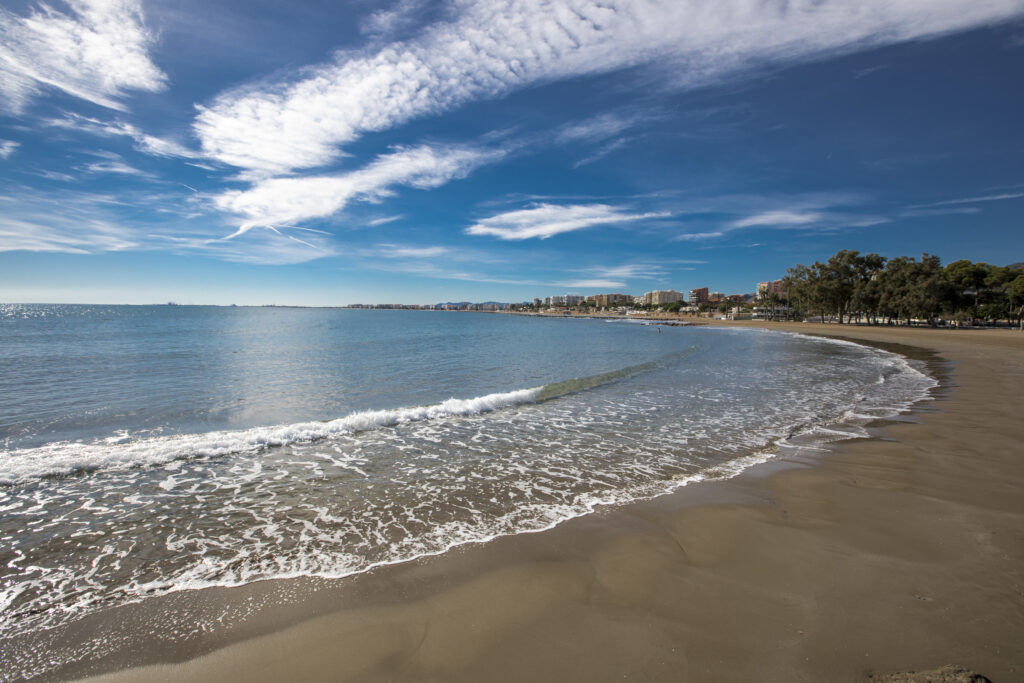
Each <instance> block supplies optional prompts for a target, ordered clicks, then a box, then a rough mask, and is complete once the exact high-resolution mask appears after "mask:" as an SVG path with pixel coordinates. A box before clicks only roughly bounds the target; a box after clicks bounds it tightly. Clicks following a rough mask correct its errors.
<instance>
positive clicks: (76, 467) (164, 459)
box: [0, 305, 934, 678]
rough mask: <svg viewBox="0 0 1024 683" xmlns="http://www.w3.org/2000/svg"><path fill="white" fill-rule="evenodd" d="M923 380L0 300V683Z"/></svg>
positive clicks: (863, 415)
mask: <svg viewBox="0 0 1024 683" xmlns="http://www.w3.org/2000/svg"><path fill="white" fill-rule="evenodd" d="M933 386H934V382H933V381H932V380H931V379H930V378H929V377H927V376H926V375H924V374H922V372H921V371H920V370H919V369H918V368H917V367H915V366H914V364H913V363H911V362H909V361H906V360H905V359H903V358H901V357H899V356H896V355H893V354H890V353H886V352H883V351H879V350H874V349H867V348H863V347H860V346H855V345H853V344H848V343H843V342H831V341H823V340H820V339H812V338H808V337H801V336H797V335H789V334H782V333H772V332H764V331H757V330H748V329H716V328H670V327H662V328H660V331H659V328H658V327H656V326H647V325H640V324H635V323H629V322H624V321H623V322H618V321H616V322H607V321H600V320H553V319H538V318H528V317H518V316H507V315H482V314H460V313H440V312H421V311H357V310H331V309H288V308H207V307H189V306H141V307H122V306H62V305H54V306H44V305H4V306H0V650H2V651H3V652H2V654H0V670H2V671H3V672H4V673H3V676H2V677H9V678H16V677H19V676H22V675H34V674H38V673H45V672H46V671H47V670H50V669H53V668H55V667H57V666H59V665H60V664H61V663H62V661H63V660H62V657H63V658H64V659H65V660H66V659H67V658H68V657H71V656H74V657H83V656H92V655H94V654H96V653H82V652H81V651H77V652H75V653H63V654H62V653H61V652H59V651H57V650H59V648H57V650H55V649H54V647H53V646H52V645H50V646H48V647H47V651H46V652H38V651H32V650H31V649H30V648H29V649H26V648H25V646H24V645H18V646H17V647H15V646H11V647H3V646H2V645H3V640H5V639H7V638H10V637H12V636H14V635H15V634H18V635H19V637H21V638H22V639H23V636H24V634H26V633H29V634H31V633H34V632H38V633H40V634H43V633H51V634H52V633H55V632H56V631H54V629H58V630H59V629H62V628H69V627H72V626H73V625H74V623H75V622H76V620H80V619H82V618H83V617H84V616H86V615H89V614H91V613H95V612H97V611H99V610H103V609H106V608H110V607H116V606H118V605H123V604H126V603H131V602H136V601H139V600H141V599H143V598H145V597H148V596H155V595H161V594H166V593H169V592H173V591H181V590H188V589H196V588H202V587H207V586H231V585H239V584H244V583H248V582H252V581H257V580H260V579H267V578H275V577H295V576H318V577H343V576H346V575H349V574H353V573H357V572H361V571H365V570H366V569H369V568H372V567H374V566H377V565H380V564H382V563H391V562H396V561H402V560H407V559H412V558H415V557H419V556H423V555H427V554H431V553H438V552H442V551H444V550H446V549H448V548H451V547H453V546H457V545H460V544H464V543H468V542H478V541H483V540H487V539H489V538H493V537H495V536H497V535H503V534H514V533H520V532H525V531H533V530H538V529H543V528H547V527H550V526H553V525H555V524H557V523H559V522H561V521H564V520H566V519H569V518H572V517H576V516H579V515H582V514H586V513H587V512H589V511H591V510H593V509H594V508H595V506H599V505H607V504H617V503H622V502H627V501H631V500H637V499H642V498H649V497H652V496H656V495H659V494H663V493H666V492H669V491H672V490H674V489H676V488H678V487H679V486H682V485H685V484H686V483H688V482H693V481H699V480H701V479H707V478H719V477H726V476H731V475H733V474H735V473H737V472H739V471H741V470H742V469H744V468H746V467H749V466H750V465H752V464H754V463H757V462H761V461H763V460H765V459H767V458H769V457H771V455H772V454H773V453H775V452H776V451H777V448H778V446H779V445H780V444H791V445H799V444H803V447H808V446H810V447H813V445H814V444H815V443H816V442H820V441H825V440H830V439H832V440H834V439H835V438H842V437H847V436H851V435H854V434H857V433H859V427H858V425H862V424H864V423H866V422H867V421H869V420H870V419H872V418H877V417H887V416H892V415H894V414H896V413H897V412H900V411H902V410H905V409H906V408H907V407H909V405H911V404H912V403H913V402H915V401H917V400H920V399H921V398H923V397H925V396H926V395H927V392H928V390H929V389H930V388H931V387H933ZM21 642H22V640H19V643H21ZM50 642H52V641H50ZM101 650H102V647H99V646H97V650H96V652H100V651H101ZM97 656H98V655H97Z"/></svg>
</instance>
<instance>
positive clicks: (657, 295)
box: [644, 289, 683, 306]
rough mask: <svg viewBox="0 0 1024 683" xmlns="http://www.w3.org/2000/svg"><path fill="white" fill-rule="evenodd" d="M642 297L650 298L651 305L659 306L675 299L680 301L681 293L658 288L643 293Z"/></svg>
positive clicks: (681, 298)
mask: <svg viewBox="0 0 1024 683" xmlns="http://www.w3.org/2000/svg"><path fill="white" fill-rule="evenodd" d="M644 299H650V304H651V305H652V306H660V305H661V304H671V303H673V302H676V301H682V300H683V293H682V292H677V291H676V290H674V289H658V290H655V291H653V292H648V293H647V294H645V295H644Z"/></svg>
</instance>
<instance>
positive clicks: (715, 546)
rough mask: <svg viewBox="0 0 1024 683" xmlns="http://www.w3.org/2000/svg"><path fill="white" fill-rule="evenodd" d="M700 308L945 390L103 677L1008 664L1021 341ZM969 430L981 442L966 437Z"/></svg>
mask: <svg viewBox="0 0 1024 683" xmlns="http://www.w3.org/2000/svg"><path fill="white" fill-rule="evenodd" d="M708 322H710V323H711V324H725V325H730V326H732V325H735V326H751V327H761V328H767V329H777V330H781V331H797V332H800V333H804V334H812V335H813V334H816V333H817V334H819V335H820V336H837V337H842V338H844V339H849V340H852V341H858V340H859V341H862V342H869V343H874V344H876V345H877V344H893V343H895V344H900V345H905V346H914V347H919V348H931V350H932V351H934V352H936V353H938V354H939V355H940V356H941V357H942V358H944V359H946V360H951V361H954V362H955V363H956V368H955V370H954V373H955V375H954V382H955V383H954V384H952V386H947V387H944V388H942V393H943V394H944V395H943V396H942V397H941V401H937V402H936V404H934V405H933V406H928V407H927V408H925V409H923V410H922V409H921V407H920V404H919V406H918V407H915V409H914V411H913V413H912V414H913V415H914V416H915V418H916V419H917V420H918V422H915V423H909V422H908V423H902V422H896V423H889V424H887V425H885V426H884V427H883V429H882V437H881V438H879V437H875V438H869V439H855V440H851V441H844V442H839V443H836V444H832V446H831V447H830V448H829V453H827V454H826V455H824V456H818V457H812V458H810V459H809V460H807V459H803V458H798V457H794V456H783V457H780V458H776V459H775V460H772V461H770V462H769V463H766V464H764V465H759V466H756V467H754V468H751V469H750V470H747V471H745V472H744V473H742V474H740V475H739V476H737V477H735V478H733V479H729V480H725V481H714V482H702V483H701V484H700V485H699V486H687V487H684V488H682V489H680V490H679V491H677V492H675V493H672V494H669V495H666V496H662V497H660V498H657V499H654V500H651V501H643V502H638V503H633V504H629V505H625V506H622V507H616V508H610V509H607V510H602V511H600V512H598V513H594V514H591V515H587V516H585V517H580V518H576V519H573V520H570V521H568V522H565V523H564V524H562V525H560V526H558V527H556V528H555V529H551V530H548V531H544V532H540V533H535V534H520V535H517V536H512V537H505V538H501V539H497V540H494V541H491V542H490V543H487V544H483V545H474V546H467V547H463V548H459V549H456V550H453V551H449V552H448V553H445V554H444V555H441V556H435V557H431V558H425V559H423V560H419V561H415V562H411V563H406V564H403V565H396V566H393V567H386V568H382V570H380V571H374V572H371V573H369V574H365V575H360V576H358V577H350V578H351V579H353V580H348V579H346V580H345V582H347V585H346V586H340V587H333V588H330V589H327V590H326V591H325V592H326V593H330V597H329V599H326V600H323V601H321V602H320V604H317V605H313V604H307V605H305V606H304V607H302V606H300V607H298V608H297V607H294V606H293V607H292V608H290V609H289V610H288V611H289V612H290V613H291V616H290V618H289V619H286V620H285V623H284V624H281V623H280V620H279V618H278V622H277V624H276V625H274V624H265V625H264V626H265V627H267V628H264V629H261V628H258V627H257V628H255V629H254V630H253V634H252V635H253V636H254V637H250V638H248V639H243V640H238V641H237V642H233V643H224V644H223V645H224V646H223V647H220V646H219V645H220V644H216V643H211V645H213V646H214V647H218V649H213V651H212V652H209V653H208V654H204V655H202V656H200V657H198V658H194V659H189V653H184V652H177V653H175V652H171V651H168V652H164V653H159V654H155V653H152V652H150V653H147V654H146V657H145V659H148V660H149V661H152V660H153V659H157V658H161V655H163V658H165V659H167V660H181V659H185V660H186V661H184V662H182V663H179V664H155V665H150V666H146V667H142V668H136V669H126V670H122V671H120V672H117V673H114V674H110V675H107V676H103V677H101V678H100V679H97V680H139V679H140V678H141V679H144V680H188V679H208V678H213V677H221V678H226V679H227V680H242V679H245V680H280V679H282V678H292V679H303V680H345V679H351V680H380V679H388V680H413V679H415V680H523V679H524V678H531V677H532V678H538V677H540V678H567V679H569V680H584V679H586V680H594V679H598V680H603V679H610V678H612V677H615V678H620V677H622V676H623V675H626V676H629V677H645V678H653V679H656V680H686V679H690V680H741V679H744V678H746V679H756V680H804V679H806V680H861V679H863V678H865V677H866V676H867V675H868V674H869V673H870V672H872V671H890V670H905V669H933V668H935V667H938V666H940V665H942V664H946V663H957V664H961V665H964V666H967V667H968V668H973V669H975V670H977V671H979V672H981V673H983V674H985V675H987V676H989V677H990V678H993V679H994V680H1005V679H1013V678H1015V677H1016V675H1015V672H1019V671H1021V666H1022V665H1024V661H1022V660H1024V646H1021V645H1020V644H1019V643H1020V642H1022V641H1024V617H1022V612H1024V609H1022V605H1024V570H1022V569H1021V567H1024V562H1022V560H1024V551H1022V548H1021V542H1020V536H1019V531H1015V530H1016V529H1019V528H1022V525H1021V522H1024V504H1022V503H1021V502H1020V496H1019V495H1017V494H1016V491H1015V489H1014V487H1013V484H1014V482H1015V481H1018V480H1019V479H1020V478H1021V474H1022V473H1024V465H1022V464H1021V463H1018V462H1015V461H1014V460H1015V458H1014V457H1013V456H1015V455H1016V454H1015V452H1014V449H1015V448H1017V447H1019V444H1020V442H1021V436H1022V430H1021V428H1020V426H1019V425H1018V424H1016V420H1015V419H1014V415H1015V413H1014V411H1013V405H1012V402H1013V399H1015V398H1016V393H1015V389H1016V387H1017V386H1019V385H1020V380H1021V378H1022V377H1024V339H1016V338H1015V337H1014V338H1012V339H1011V338H1008V337H1006V336H1004V335H1012V334H1013V333H1009V332H1007V331H995V330H993V331H969V332H968V331H932V330H921V329H906V328H903V329H900V328H896V329H891V328H882V329H878V328H867V327H865V328H861V327H854V326H845V325H844V326H839V325H813V324H801V323H763V322H756V323H749V322H725V323H723V322H722V321H708ZM821 328H826V329H821ZM931 335H934V336H932V338H930V339H929V338H928V337H929V336H931ZM950 335H952V338H950ZM986 335H994V337H1000V336H1003V338H1002V339H999V340H995V341H993V339H994V337H993V336H989V337H988V340H987V341H980V342H979V341H978V340H977V339H976V337H985V336H986ZM928 342H933V343H932V344H929V343H928ZM993 364H996V365H997V367H993ZM979 427H980V428H981V429H985V428H986V427H987V428H988V430H989V431H990V432H991V434H988V435H985V438H984V439H982V440H983V441H985V443H984V444H982V445H978V444H975V443H973V442H970V441H965V439H964V437H965V436H970V435H972V434H975V433H976V432H977V431H979V430H978V428H979ZM993 449H994V452H990V451H992V450H993ZM965 454H973V455H974V456H978V455H983V456H988V457H986V459H985V460H984V461H983V462H984V464H985V465H986V466H988V468H989V469H986V468H981V467H979V466H978V463H977V461H969V462H964V457H965ZM993 465H996V467H992V466H993ZM972 479H973V480H974V484H975V485H974V486H971V487H970V488H965V487H964V484H966V483H967V482H971V481H972ZM944 523H946V524H947V525H948V526H944ZM996 579H999V580H996ZM972 587H974V588H976V589H977V590H976V591H972V590H970V589H971V588H972ZM265 588H267V587H266V586H264V587H262V589H265ZM231 590H235V591H237V590H238V589H227V590H226V591H225V592H223V593H221V595H222V596H223V597H222V599H225V600H231V599H236V600H237V599H239V595H238V594H237V593H236V594H235V595H234V597H232V596H231V595H228V594H227V593H228V592H230V591H231ZM252 590H255V591H259V590H261V588H255V589H252ZM247 592H249V591H243V594H245V593H247ZM801 626H802V628H801ZM880 626H881V628H880ZM264 631H267V632H264ZM567 633H569V634H573V635H572V636H570V637H568V638H567V637H565V634H567ZM243 636H244V634H243ZM968 636H969V637H968ZM237 637H238V636H236V638H237ZM207 649H209V648H207ZM862 650H863V651H862ZM154 654H155V656H154ZM193 654H195V653H193ZM126 659H127V658H126ZM136 661H138V658H136ZM121 664H122V665H125V666H127V665H129V664H130V662H129V661H123V662H121ZM108 666H110V663H109V662H108ZM67 673H70V672H67ZM82 673H84V672H82ZM613 674H614V675H613Z"/></svg>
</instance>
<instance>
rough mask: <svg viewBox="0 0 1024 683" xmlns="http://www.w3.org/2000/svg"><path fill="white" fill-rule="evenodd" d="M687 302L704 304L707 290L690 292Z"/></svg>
mask: <svg viewBox="0 0 1024 683" xmlns="http://www.w3.org/2000/svg"><path fill="white" fill-rule="evenodd" d="M687 301H688V302H689V303H691V304H704V303H707V302H708V288H707V287H700V288H699V289H691V290H690V298H688V299H687Z"/></svg>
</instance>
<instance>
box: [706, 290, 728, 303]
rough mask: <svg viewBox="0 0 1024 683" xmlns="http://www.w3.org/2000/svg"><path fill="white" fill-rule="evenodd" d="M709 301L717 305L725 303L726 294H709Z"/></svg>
mask: <svg viewBox="0 0 1024 683" xmlns="http://www.w3.org/2000/svg"><path fill="white" fill-rule="evenodd" d="M708 301H709V302H711V303H713V304H717V303H718V302H719V301H725V294H722V293H721V292H711V293H710V294H708Z"/></svg>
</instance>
